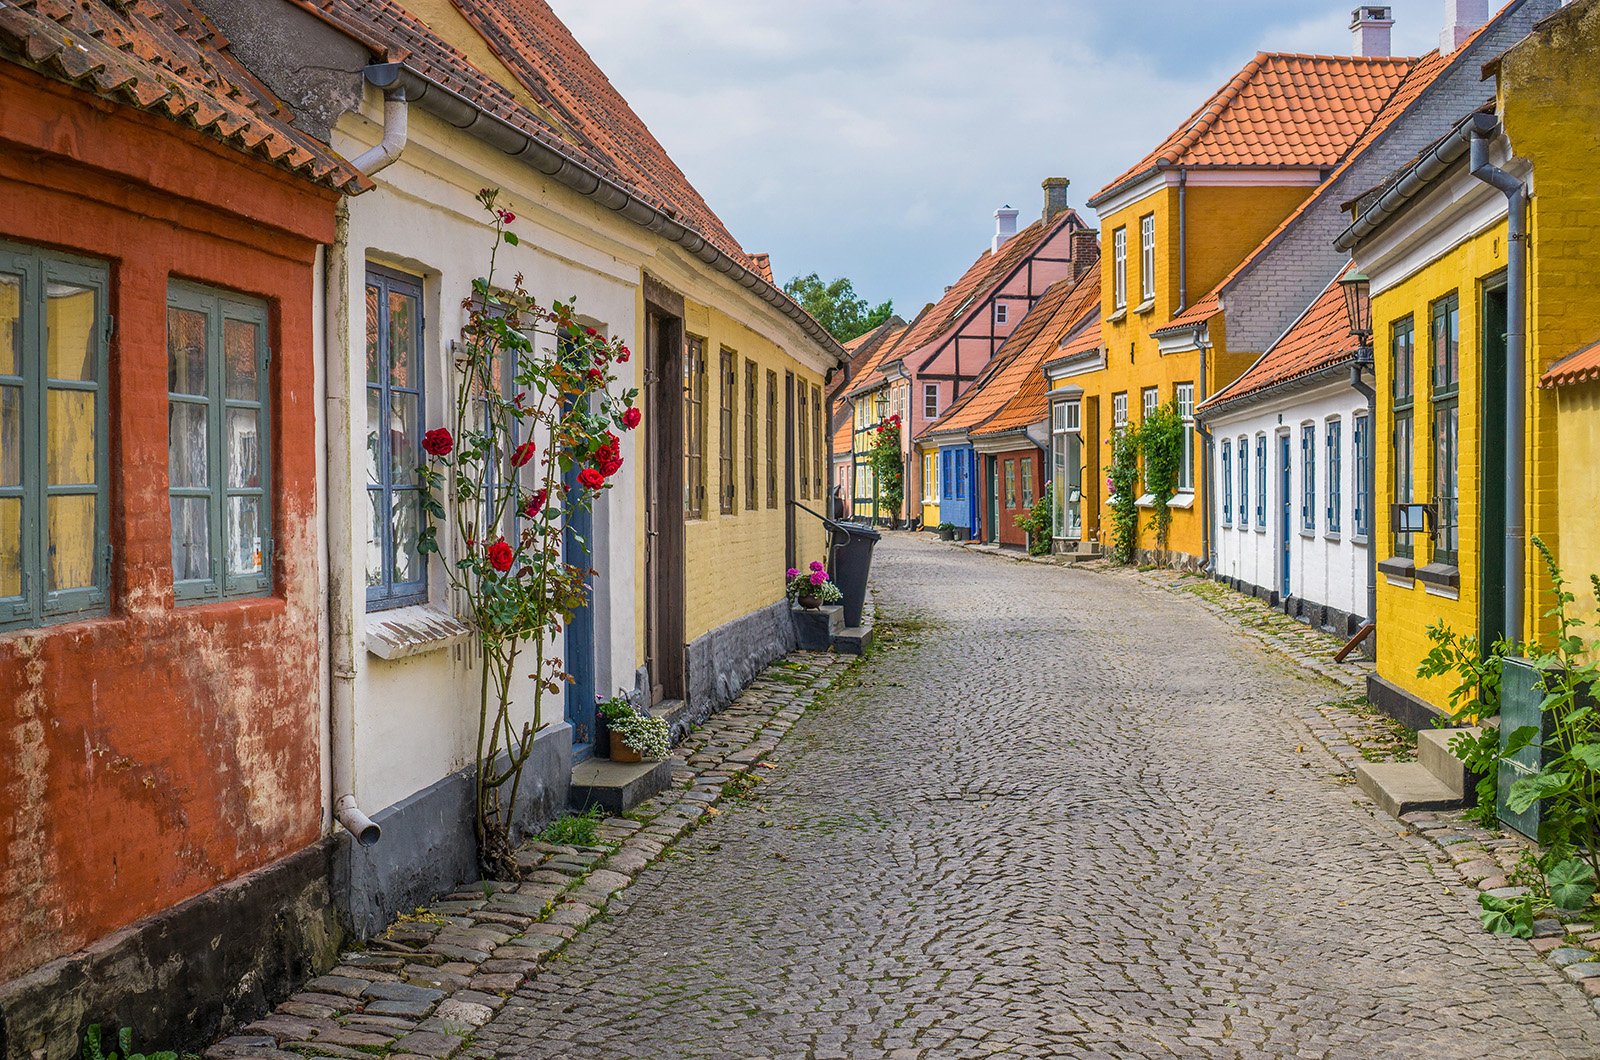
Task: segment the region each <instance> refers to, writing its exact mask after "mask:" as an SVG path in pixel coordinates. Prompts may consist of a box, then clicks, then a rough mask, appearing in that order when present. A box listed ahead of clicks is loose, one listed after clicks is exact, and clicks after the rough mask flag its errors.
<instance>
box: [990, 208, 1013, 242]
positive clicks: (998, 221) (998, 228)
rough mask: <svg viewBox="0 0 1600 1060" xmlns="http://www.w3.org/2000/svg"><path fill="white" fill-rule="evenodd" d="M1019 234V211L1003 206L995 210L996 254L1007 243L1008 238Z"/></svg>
mask: <svg viewBox="0 0 1600 1060" xmlns="http://www.w3.org/2000/svg"><path fill="white" fill-rule="evenodd" d="M1016 234H1017V211H1015V210H1013V209H1012V208H1011V207H1009V206H1002V207H1000V209H998V210H996V211H995V212H994V247H993V250H994V252H995V253H996V254H998V253H1000V248H1001V247H1003V246H1005V245H1006V240H1008V239H1010V238H1011V237H1012V236H1014V235H1016Z"/></svg>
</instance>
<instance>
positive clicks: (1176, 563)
mask: <svg viewBox="0 0 1600 1060" xmlns="http://www.w3.org/2000/svg"><path fill="white" fill-rule="evenodd" d="M1134 558H1135V559H1136V560H1137V561H1138V564H1139V566H1141V567H1170V568H1171V569H1173V570H1183V571H1198V570H1199V569H1200V557H1199V556H1191V555H1189V553H1187V552H1174V551H1171V550H1170V549H1167V550H1163V549H1155V548H1140V549H1135V550H1134Z"/></svg>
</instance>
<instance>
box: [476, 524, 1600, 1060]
mask: <svg viewBox="0 0 1600 1060" xmlns="http://www.w3.org/2000/svg"><path fill="white" fill-rule="evenodd" d="M874 584H875V592H876V598H877V606H878V608H879V612H880V615H881V616H882V618H883V620H885V621H886V622H888V623H890V624H892V625H893V626H894V630H893V636H892V637H891V639H890V643H888V644H887V645H885V646H884V647H883V648H882V649H881V650H879V651H877V652H876V653H875V654H874V655H873V656H872V657H870V658H869V659H868V660H867V661H866V662H865V664H863V665H862V666H861V667H860V668H858V669H857V670H856V671H854V673H853V674H852V675H850V676H847V677H846V678H845V679H844V680H843V682H842V683H841V684H840V685H839V686H837V687H836V689H835V690H834V691H833V692H832V693H831V694H829V695H827V696H825V697H824V699H823V701H822V704H821V707H820V709H818V710H815V711H812V712H810V713H808V714H807V715H806V716H805V717H803V718H802V719H800V721H799V722H798V723H797V724H796V725H795V726H794V728H793V729H792V731H791V732H790V733H789V735H788V737H787V738H786V739H785V740H784V741H783V743H782V744H781V745H780V746H779V747H778V748H777V750H776V752H775V753H774V754H773V755H771V756H770V759H771V760H772V761H773V762H775V763H776V765H777V767H776V768H774V769H771V770H762V771H761V772H762V773H764V774H765V775H764V776H763V777H762V781H763V782H762V783H760V784H758V785H755V786H754V792H753V794H752V795H751V796H750V797H748V798H743V799H740V798H729V799H726V800H725V801H724V802H723V803H722V812H721V814H720V815H717V816H715V818H714V819H707V820H706V821H704V823H703V824H702V825H701V826H700V827H699V828H698V830H696V831H695V832H693V833H692V834H691V835H690V836H689V837H688V838H687V839H685V840H684V841H683V842H682V843H680V844H679V845H678V846H677V847H676V848H674V849H673V850H671V851H669V853H668V855H667V856H666V857H665V858H664V859H663V860H662V861H660V862H657V863H656V864H655V865H654V866H653V867H651V868H649V869H646V870H645V871H643V872H642V873H641V874H640V875H639V876H638V878H637V880H636V881H635V883H634V884H633V886H632V887H630V888H628V889H627V890H626V891H625V892H623V894H622V895H621V897H620V898H619V899H618V900H616V901H614V902H613V903H612V905H611V906H610V908H609V910H608V911H607V912H606V913H605V914H603V915H602V917H601V918H600V919H599V920H598V921H597V922H595V923H593V924H591V925H590V927H589V928H588V930H587V931H585V932H584V933H582V934H581V935H579V936H578V937H577V938H576V939H575V940H574V941H573V943H572V944H571V945H570V946H568V947H567V949H566V950H565V951H564V952H563V953H562V954H561V955H560V956H558V957H557V958H556V959H555V960H554V961H553V962H552V963H550V964H549V965H548V966H547V967H545V968H544V969H542V970H540V971H538V972H537V973H535V974H534V976H533V977H532V978H531V979H530V980H529V981H528V982H527V983H526V984H525V985H523V986H522V988H521V989H520V990H519V991H518V992H517V993H516V995H515V996H513V998H512V999H511V1000H510V1001H509V1002H508V1003H507V1004H506V1005H505V1006H504V1007H503V1008H502V1009H501V1010H500V1011H499V1013H498V1014H497V1016H496V1017H495V1018H494V1020H493V1021H492V1022H490V1023H488V1024H487V1025H485V1026H483V1027H482V1028H481V1029H480V1030H479V1032H478V1033H477V1035H476V1037H475V1040H474V1049H475V1051H478V1052H488V1051H494V1052H497V1053H499V1054H500V1055H503V1056H518V1057H530V1058H540V1057H564V1058H573V1060H590V1058H595V1060H600V1058H618V1060H621V1058H633V1057H662V1058H667V1057H672V1058H678V1057H707V1058H710V1057H717V1058H722V1057H727V1058H741V1060H754V1058H772V1060H777V1058H780V1057H796V1058H798V1057H807V1058H816V1060H823V1058H830V1057H850V1058H862V1060H880V1058H885V1057H916V1058H923V1060H934V1058H958V1057H989V1056H1027V1057H1129V1056H1137V1057H1174V1056H1178V1057H1256V1056H1290V1057H1328V1058H1332V1057H1339V1058H1357V1057H1361V1058H1365V1057H1374V1058H1378V1057H1428V1058H1451V1057H1463V1058H1465V1057H1495V1058H1497V1060H1507V1058H1513V1057H1596V1056H1600V1019H1597V1017H1596V1016H1595V1014H1594V1012H1593V1010H1592V1009H1591V1008H1590V1005H1589V1003H1588V1002H1587V1001H1586V1000H1585V999H1584V997H1583V995H1582V993H1581V991H1580V990H1579V989H1578V988H1577V987H1576V986H1573V985H1572V984H1570V983H1567V982H1565V981H1564V980H1563V979H1562V977H1561V976H1560V974H1559V973H1558V972H1556V971H1555V970H1553V969H1552V968H1550V967H1549V966H1547V965H1545V964H1544V963H1542V962H1541V961H1539V960H1538V959H1537V957H1536V956H1535V954H1534V952H1533V951H1532V950H1531V949H1530V948H1529V947H1528V945H1527V943H1525V942H1520V941H1514V940H1506V939H1502V938H1499V937H1496V936H1492V935H1489V934H1487V933H1485V932H1483V931H1482V930H1481V929H1480V928H1479V926H1478V924H1477V921H1476V918H1475V916H1474V910H1475V909H1476V903H1475V901H1474V900H1473V898H1474V896H1473V894H1472V891H1471V888H1470V887H1468V886H1464V885H1463V884H1462V883H1461V881H1460V879H1459V878H1458V877H1457V876H1456V875H1455V873H1454V872H1453V871H1450V870H1449V869H1448V868H1447V867H1445V868H1440V867H1438V863H1437V859H1436V858H1435V857H1434V856H1433V848H1431V847H1430V846H1428V845H1427V844H1425V843H1424V842H1423V841H1422V840H1421V839H1419V838H1418V837H1416V836H1414V835H1412V834H1410V832H1409V830H1408V829H1407V828H1406V827H1405V826H1404V825H1401V824H1399V823H1398V822H1396V821H1394V820H1392V819H1391V818H1389V817H1387V816H1386V815H1384V814H1382V813H1380V812H1378V811H1377V810H1376V809H1375V808H1374V807H1373V806H1372V805H1371V804H1370V803H1369V802H1368V801H1367V800H1366V799H1365V798H1364V797H1362V796H1361V795H1360V794H1359V793H1358V792H1357V791H1356V790H1355V789H1354V788H1353V787H1351V786H1349V785H1348V784H1347V783H1345V782H1343V778H1344V776H1345V771H1344V769H1343V767H1342V766H1341V765H1340V763H1339V762H1338V761H1337V760H1336V759H1335V758H1334V757H1333V756H1332V755H1330V754H1329V753H1327V751H1325V750H1324V749H1323V747H1322V746H1321V745H1320V744H1319V743H1317V742H1316V741H1315V740H1313V739H1312V738H1311V736H1310V733H1309V730H1308V729H1306V728H1305V727H1304V726H1303V725H1302V723H1301V722H1300V721H1299V720H1298V718H1299V717H1300V716H1301V713H1302V712H1303V711H1304V710H1306V708H1307V707H1308V706H1314V705H1315V704H1318V703H1322V702H1325V701H1328V700H1331V699H1335V698H1339V697H1341V696H1345V695H1346V694H1347V693H1346V692H1345V690H1344V689H1342V688H1339V687H1338V686H1336V685H1334V684H1332V683H1331V682H1329V681H1326V680H1324V679H1322V678H1320V677H1317V676H1315V675H1314V674H1309V673H1307V672H1306V671H1304V670H1303V669H1301V668H1299V667H1297V666H1296V665H1295V664H1294V663H1293V662H1292V661H1290V660H1287V659H1285V658H1283V657H1282V656H1280V655H1276V654H1271V653H1269V652H1268V651H1266V650H1264V649H1263V648H1262V647H1261V646H1259V645H1258V644H1257V643H1255V642H1253V641H1251V640H1248V639H1246V638H1245V637H1243V636H1241V635H1240V634H1239V633H1238V632H1237V631H1236V630H1234V629H1232V628H1230V627H1229V626H1228V625H1226V624H1224V622H1223V621H1222V620H1220V619H1219V618H1218V617H1216V616H1215V615H1214V614H1212V613H1211V612H1208V611H1207V610H1204V609H1203V608H1202V607H1200V606H1199V604H1198V603H1197V602H1195V601H1194V600H1192V599H1187V598H1185V596H1184V595H1182V594H1175V593H1171V592H1168V591H1164V590H1162V589H1159V588H1156V587H1153V586H1151V585H1148V584H1145V583H1144V582H1142V581H1141V580H1139V579H1135V578H1126V577H1116V576H1107V575H1104V574H1096V573H1087V572H1083V571H1074V570H1071V569H1066V568H1061V567H1056V566H1050V565H1042V564H1030V563H1013V562H1003V561H1001V560H997V559H995V558H992V557H987V556H981V555H973V554H971V553H968V552H965V551H962V550H958V549H952V548H950V547H948V546H941V545H939V544H937V543H932V542H929V541H927V540H925V539H922V538H912V537H910V536H909V535H904V534H888V535H885V539H884V541H883V543H882V544H881V545H880V548H879V552H878V555H877V558H876V560H875V577H874Z"/></svg>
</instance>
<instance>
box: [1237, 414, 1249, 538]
mask: <svg viewBox="0 0 1600 1060" xmlns="http://www.w3.org/2000/svg"><path fill="white" fill-rule="evenodd" d="M1237 459H1238V461H1239V519H1238V525H1239V529H1241V530H1243V529H1245V528H1246V527H1248V526H1249V525H1250V438H1249V437H1248V436H1247V435H1243V434H1241V435H1239V445H1238V457H1237Z"/></svg>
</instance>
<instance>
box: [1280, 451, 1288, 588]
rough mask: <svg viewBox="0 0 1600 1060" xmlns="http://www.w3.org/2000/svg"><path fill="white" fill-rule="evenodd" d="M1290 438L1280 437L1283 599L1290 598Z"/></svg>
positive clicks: (1281, 577) (1281, 585) (1281, 576)
mask: <svg viewBox="0 0 1600 1060" xmlns="http://www.w3.org/2000/svg"><path fill="white" fill-rule="evenodd" d="M1289 496H1290V493H1289V436H1288V435H1287V434H1280V435H1278V498H1279V505H1278V507H1279V508H1280V509H1281V510H1280V513H1279V520H1278V521H1279V524H1280V526H1281V529H1280V531H1279V538H1278V540H1279V549H1278V551H1279V556H1278V569H1279V571H1281V572H1282V573H1281V574H1280V575H1279V576H1278V582H1279V585H1278V591H1279V592H1280V593H1282V594H1283V598H1284V599H1285V600H1287V599H1288V598H1289V520H1290V518H1291V513H1290V511H1289Z"/></svg>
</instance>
